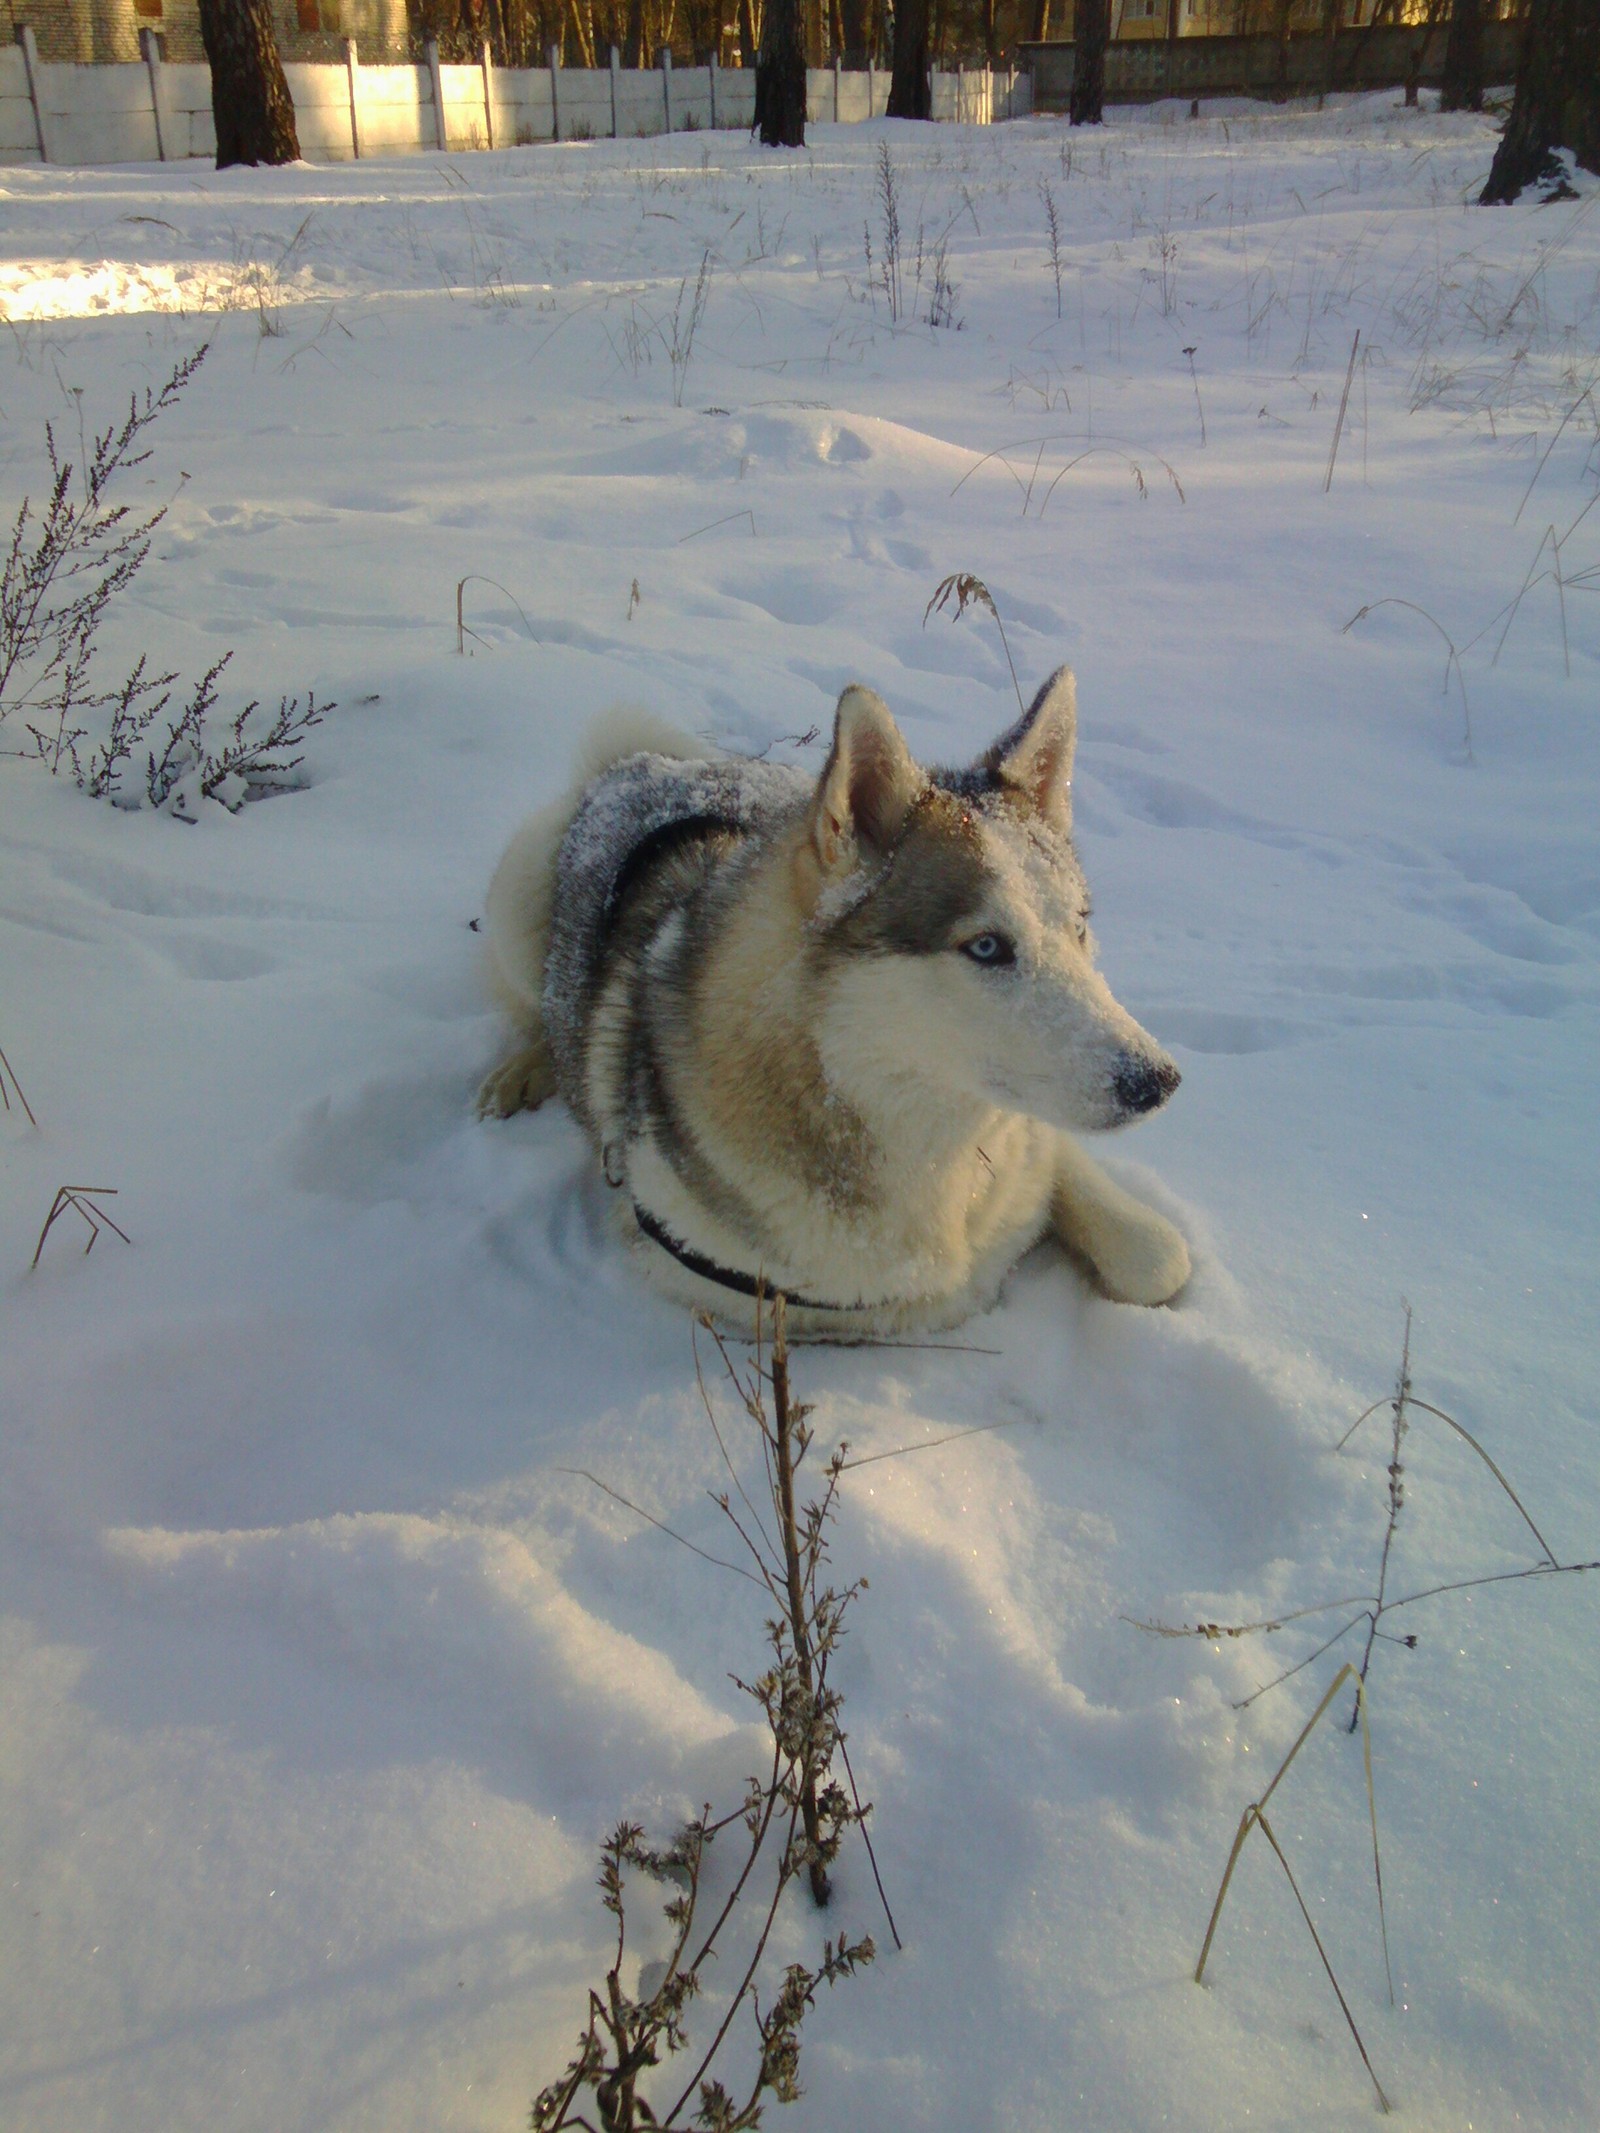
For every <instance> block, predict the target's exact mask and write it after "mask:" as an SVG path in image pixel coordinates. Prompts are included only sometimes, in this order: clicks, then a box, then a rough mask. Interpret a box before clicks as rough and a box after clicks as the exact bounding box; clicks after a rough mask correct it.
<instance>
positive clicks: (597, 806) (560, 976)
mask: <svg viewBox="0 0 1600 2133" xmlns="http://www.w3.org/2000/svg"><path fill="white" fill-rule="evenodd" d="M812 787H813V781H812V779H811V778H810V777H809V776H808V775H807V773H806V772H805V771H803V770H801V769H799V768H798V767H797V766H794V765H790V764H779V763H760V762H752V761H750V760H749V759H747V758H742V757H733V758H730V759H727V760H720V761H712V762H681V761H678V760H676V759H674V758H672V757H669V756H660V755H635V756H630V757H628V758H627V759H626V760H624V761H623V762H620V763H617V764H615V765H613V767H612V768H611V769H609V770H607V771H605V772H603V773H602V775H601V776H600V777H598V778H596V779H595V781H594V782H593V783H592V784H591V785H590V786H589V787H588V789H587V790H586V792H585V793H584V796H583V799H582V801H581V803H580V804H579V807H578V811H577V813H576V814H575V815H574V816H573V818H572V823H571V826H570V827H569V829H568V830H567V833H566V835H565V837H564V838H563V839H562V842H561V848H560V852H559V854H558V856H557V860H556V890H555V903H554V912H553V919H552V924H551V931H550V948H549V954H548V957H547V960H546V963H545V978H544V998H543V1019H544V1026H545V1031H546V1034H547V1037H548V1039H549V1044H550V1051H551V1056H552V1059H553V1061H554V1063H555V1069H556V1078H557V1083H558V1085H559V1087H560V1090H561V1093H562V1095H563V1097H564V1098H565V1099H566V1101H567V1103H568V1104H569V1105H570V1106H571V1108H572V1109H573V1111H574V1112H575V1113H576V1114H577V1116H578V1117H579V1118H580V1119H582V1120H583V1121H584V1123H585V1124H586V1125H587V1126H589V1127H590V1129H591V1130H593V1129H594V1126H595V1124H596V1121H595V1120H594V1119H593V1118H592V1116H591V1113H590V1106H589V1102H588V1094H587V1088H586V1071H585V1069H586V1062H587V1053H588V1040H589V1019H590V1015H591V1011H592V1009H593V1006H594V1003H595V999H596V996H597V994H598V991H599V989H600V987H601V985H602V984H603V982H604V980H605V978H606V976H607V974H608V972H609V971H610V970H611V969H613V968H615V966H616V963H617V961H618V959H619V957H623V956H629V955H639V954H641V953H643V952H644V951H645V950H647V949H648V948H649V946H650V944H651V942H652V940H654V939H655V938H657V936H658V935H659V934H660V932H661V928H662V926H663V924H664V922H665V920H666V919H667V918H668V917H669V915H670V914H671V913H672V912H673V911H675V910H681V909H683V908H684V907H685V906H686V905H687V904H689V903H690V902H691V901H692V900H695V899H699V900H701V901H702V902H703V901H704V900H705V899H706V897H707V896H708V894H710V893H711V892H712V884H713V880H714V882H715V895H716V898H717V900H718V901H721V900H722V899H724V898H725V897H726V896H728V895H729V894H732V893H736V886H735V885H736V882H737V879H738V877H739V875H740V874H742V872H743V868H742V866H741V865H740V863H739V862H740V859H741V856H742V855H743V854H745V853H748V855H749V856H750V858H752V859H753V858H754V857H755V856H757V854H758V853H759V852H760V851H761V850H762V849H763V848H764V847H765V845H766V843H767V842H768V840H769V839H770V838H771V836H772V835H773V834H774V832H776V831H777V830H779V829H782V828H784V827H786V826H787V825H788V824H789V823H792V822H793V821H794V820H795V818H796V816H797V815H798V814H799V813H800V812H802V811H803V809H804V808H805V807H806V805H807V804H808V802H809V799H810V795H811V792H812ZM697 917H698V919H699V923H698V924H696V926H695V927H694V929H693V930H694V932H695V934H696V935H697V936H698V937H699V938H700V939H701V940H703V939H704V937H705V934H706V933H707V931H708V930H710V925H711V922H712V914H711V913H710V912H701V913H699V914H697ZM653 974H654V976H655V977H656V979H657V981H658V982H659V980H660V979H661V978H663V977H667V978H670V976H671V973H670V972H668V971H662V970H657V971H655V972H654V973H653ZM639 1004H640V1005H641V1006H642V1004H643V1003H639Z"/></svg>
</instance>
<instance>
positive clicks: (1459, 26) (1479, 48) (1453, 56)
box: [1439, 0, 1483, 111]
mask: <svg viewBox="0 0 1600 2133" xmlns="http://www.w3.org/2000/svg"><path fill="white" fill-rule="evenodd" d="M1439 109H1440V110H1441V111H1481V110H1482V109H1483V0H1453V5H1452V6H1451V9H1450V35H1449V37H1448V39H1447V40H1446V43H1445V48H1444V78H1443V80H1442V81H1441V83H1440V85H1439Z"/></svg>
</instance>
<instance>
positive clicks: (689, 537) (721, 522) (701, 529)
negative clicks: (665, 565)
mask: <svg viewBox="0 0 1600 2133" xmlns="http://www.w3.org/2000/svg"><path fill="white" fill-rule="evenodd" d="M738 518H747V519H748V520H749V521H750V538H751V540H754V539H755V537H756V515H755V513H754V512H753V511H730V512H729V513H728V515H727V517H726V518H714V519H713V520H712V521H711V523H710V525H709V526H696V528H695V529H694V531H693V533H680V534H679V535H678V538H677V539H676V540H675V541H674V542H673V544H672V545H673V547H674V548H681V547H682V546H683V544H684V542H685V541H697V540H699V538H700V536H701V534H702V533H715V532H716V530H717V528H718V527H719V526H731V525H732V524H733V522H734V520H735V519H738ZM633 589H634V591H635V592H637V591H638V590H639V581H638V579H637V578H635V579H634V581H633ZM628 614H629V617H630V619H631V617H632V614H633V609H632V608H631V607H630V608H629V610H628Z"/></svg>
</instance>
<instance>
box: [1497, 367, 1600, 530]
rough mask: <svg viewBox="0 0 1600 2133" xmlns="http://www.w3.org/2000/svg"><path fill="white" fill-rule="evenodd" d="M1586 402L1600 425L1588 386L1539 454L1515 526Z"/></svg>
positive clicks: (1519, 507)
mask: <svg viewBox="0 0 1600 2133" xmlns="http://www.w3.org/2000/svg"><path fill="white" fill-rule="evenodd" d="M1586 403H1587V405H1588V409H1589V412H1590V414H1591V415H1593V416H1594V417H1595V421H1596V426H1597V427H1600V413H1597V412H1596V408H1595V400H1594V387H1593V386H1592V385H1591V386H1587V387H1585V389H1584V390H1583V391H1582V392H1581V393H1579V395H1578V397H1577V399H1576V400H1574V401H1573V403H1572V405H1571V406H1570V407H1569V408H1568V409H1567V411H1566V413H1565V414H1564V415H1563V416H1562V418H1561V420H1560V422H1559V423H1557V425H1556V433H1555V435H1554V436H1553V437H1552V438H1551V440H1550V442H1549V443H1548V444H1547V445H1546V446H1545V448H1544V450H1543V452H1542V453H1541V454H1540V455H1539V464H1538V465H1537V466H1536V467H1535V468H1534V470H1533V476H1532V479H1531V480H1530V481H1529V483H1528V486H1527V487H1526V488H1525V489H1524V490H1523V492H1522V501H1521V503H1520V504H1518V506H1517V511H1516V517H1515V518H1513V519H1512V521H1511V523H1512V525H1513V526H1514V525H1516V524H1517V521H1518V520H1519V519H1520V518H1521V517H1522V514H1523V512H1524V511H1525V510H1526V509H1527V508H1528V498H1529V497H1530V496H1531V495H1532V494H1533V492H1534V490H1535V489H1536V488H1537V487H1538V485H1539V476H1540V475H1541V474H1542V473H1543V472H1544V470H1545V468H1546V466H1547V465H1548V464H1549V461H1550V454H1551V453H1552V452H1553V451H1554V450H1555V448H1556V446H1557V445H1558V444H1559V443H1560V442H1561V439H1562V436H1563V435H1564V433H1565V431H1566V427H1567V424H1568V423H1569V422H1570V421H1571V420H1572V418H1573V416H1574V415H1575V414H1576V413H1577V412H1578V410H1579V408H1580V407H1582V406H1584V405H1585V404H1586Z"/></svg>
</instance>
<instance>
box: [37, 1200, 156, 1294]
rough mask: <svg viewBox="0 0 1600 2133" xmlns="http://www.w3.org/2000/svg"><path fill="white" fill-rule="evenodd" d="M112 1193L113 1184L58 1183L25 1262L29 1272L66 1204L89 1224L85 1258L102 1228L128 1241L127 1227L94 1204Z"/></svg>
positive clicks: (128, 1242) (130, 1240)
mask: <svg viewBox="0 0 1600 2133" xmlns="http://www.w3.org/2000/svg"><path fill="white" fill-rule="evenodd" d="M116 1196H117V1188H116V1186H115V1185H60V1186H58V1187H57V1188H56V1196H55V1198H54V1199H53V1200H52V1201H51V1203H50V1212H49V1214H47V1215H46V1216H45V1218H44V1228H43V1229H42V1230H40V1232H39V1241H38V1243H37V1244H36V1245H35V1246H34V1248H33V1257H32V1259H31V1260H30V1261H29V1262H28V1271H29V1273H32V1271H33V1269H34V1268H35V1267H36V1266H37V1265H38V1264H39V1258H40V1254H41V1253H42V1252H43V1251H44V1246H45V1239H46V1238H47V1237H48V1236H49V1234H50V1232H51V1230H53V1229H54V1228H55V1226H56V1224H57V1222H58V1221H59V1220H60V1219H61V1217H62V1216H63V1215H64V1214H65V1213H66V1212H67V1210H68V1209H69V1208H70V1209H71V1210H72V1212H73V1213H74V1214H78V1215H81V1216H82V1217H83V1219H84V1221H85V1222H87V1223H88V1225H89V1241H88V1243H87V1244H86V1245H85V1246H84V1248H83V1250H84V1256H85V1258H87V1257H88V1255H89V1253H90V1252H92V1251H93V1250H94V1248H95V1245H96V1243H97V1242H98V1241H99V1237H100V1232H101V1230H102V1229H109V1230H110V1231H112V1232H113V1234H114V1235H116V1236H118V1237H120V1238H121V1239H122V1241H123V1243H124V1244H131V1243H132V1242H133V1239H132V1238H131V1237H130V1236H129V1235H128V1233H127V1231H126V1230H125V1229H122V1228H121V1227H119V1225H118V1224H117V1223H115V1222H114V1221H113V1220H112V1219H111V1217H110V1215H108V1214H107V1213H106V1211H105V1209H104V1208H103V1207H97V1206H95V1204H94V1203H95V1201H96V1200H102V1199H106V1200H114V1199H115V1198H116Z"/></svg>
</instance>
